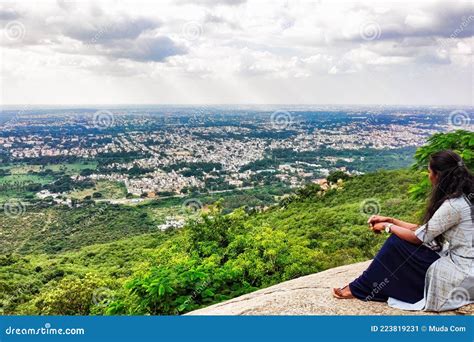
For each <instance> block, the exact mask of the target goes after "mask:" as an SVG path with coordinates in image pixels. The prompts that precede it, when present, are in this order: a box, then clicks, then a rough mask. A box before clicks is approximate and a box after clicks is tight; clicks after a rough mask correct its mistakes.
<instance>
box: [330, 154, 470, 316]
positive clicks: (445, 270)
mask: <svg viewBox="0 0 474 342" xmlns="http://www.w3.org/2000/svg"><path fill="white" fill-rule="evenodd" d="M428 170H429V179H430V181H431V184H432V186H433V189H432V194H431V198H430V200H429V204H428V207H427V210H426V214H425V217H424V220H423V222H424V224H423V225H421V226H418V225H416V224H412V223H408V222H403V221H401V220H397V219H395V218H391V217H383V216H378V215H375V216H372V217H371V218H370V219H369V221H368V223H369V226H370V228H371V229H372V230H373V231H375V232H381V231H386V232H387V233H391V236H390V237H389V238H388V239H387V241H386V242H385V244H384V245H383V246H382V248H381V249H380V251H379V252H378V254H377V255H376V256H375V258H374V260H373V261H372V263H371V264H370V266H369V267H368V268H367V270H366V271H364V272H363V273H362V275H361V276H360V277H359V278H357V279H355V280H354V281H353V282H351V283H350V284H349V285H347V286H345V287H343V288H339V289H333V295H334V296H335V297H336V298H341V299H346V298H358V299H362V300H374V301H388V304H389V305H390V306H393V307H396V308H400V309H406V310H422V309H424V310H430V311H445V310H452V309H457V308H459V307H461V306H463V305H466V304H470V303H474V246H473V245H474V206H473V200H474V175H473V174H472V173H471V172H470V171H469V170H468V169H467V167H466V166H465V165H464V163H463V161H462V159H461V157H460V156H459V155H458V154H456V153H455V152H453V151H441V152H437V153H435V154H433V155H432V156H431V157H430V162H429V168H428Z"/></svg>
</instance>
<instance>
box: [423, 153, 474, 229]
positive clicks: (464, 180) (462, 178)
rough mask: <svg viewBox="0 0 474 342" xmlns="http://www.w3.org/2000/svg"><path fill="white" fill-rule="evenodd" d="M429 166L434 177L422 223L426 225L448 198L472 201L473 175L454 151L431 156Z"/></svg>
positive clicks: (473, 198) (473, 190)
mask: <svg viewBox="0 0 474 342" xmlns="http://www.w3.org/2000/svg"><path fill="white" fill-rule="evenodd" d="M429 166H430V169H431V171H432V172H434V174H435V175H436V178H437V181H436V184H434V185H433V188H432V191H431V196H430V199H429V201H428V206H427V208H426V212H425V216H424V218H423V223H427V222H428V221H429V220H430V219H431V217H432V216H433V215H434V213H435V212H436V210H438V208H439V207H440V206H441V204H443V202H444V201H445V200H447V199H450V198H456V197H461V196H463V195H464V196H465V198H466V199H467V200H468V201H469V202H470V203H471V204H472V203H473V201H474V175H473V174H472V172H470V171H469V169H468V168H467V167H466V165H465V164H464V162H463V160H462V158H461V157H460V156H459V154H457V153H456V152H454V151H451V150H444V151H439V152H436V153H434V154H432V155H431V157H430V162H429Z"/></svg>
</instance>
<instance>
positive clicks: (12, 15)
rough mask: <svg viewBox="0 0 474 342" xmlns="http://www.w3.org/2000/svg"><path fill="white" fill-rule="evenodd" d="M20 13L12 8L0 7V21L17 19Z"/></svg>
mask: <svg viewBox="0 0 474 342" xmlns="http://www.w3.org/2000/svg"><path fill="white" fill-rule="evenodd" d="M20 17H21V15H20V14H19V13H18V12H17V11H15V10H14V9H13V8H8V7H0V21H4V20H15V19H19V18H20Z"/></svg>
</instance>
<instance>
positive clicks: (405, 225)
mask: <svg viewBox="0 0 474 342" xmlns="http://www.w3.org/2000/svg"><path fill="white" fill-rule="evenodd" d="M382 222H387V223H393V224H394V225H396V226H399V227H402V228H406V229H410V230H413V231H414V230H416V229H417V228H418V225H417V224H414V223H410V222H405V221H402V220H399V219H396V218H393V217H386V216H379V215H372V216H371V217H370V218H369V221H367V223H369V224H371V225H374V224H376V223H382Z"/></svg>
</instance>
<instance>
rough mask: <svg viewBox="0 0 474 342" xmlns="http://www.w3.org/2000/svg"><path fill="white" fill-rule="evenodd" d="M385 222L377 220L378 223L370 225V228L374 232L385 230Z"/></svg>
mask: <svg viewBox="0 0 474 342" xmlns="http://www.w3.org/2000/svg"><path fill="white" fill-rule="evenodd" d="M386 224H387V222H378V223H375V224H372V225H370V229H371V230H372V231H373V232H374V233H380V232H381V231H383V230H385V225H386Z"/></svg>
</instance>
